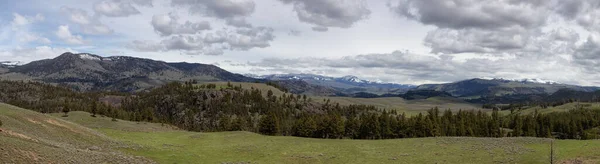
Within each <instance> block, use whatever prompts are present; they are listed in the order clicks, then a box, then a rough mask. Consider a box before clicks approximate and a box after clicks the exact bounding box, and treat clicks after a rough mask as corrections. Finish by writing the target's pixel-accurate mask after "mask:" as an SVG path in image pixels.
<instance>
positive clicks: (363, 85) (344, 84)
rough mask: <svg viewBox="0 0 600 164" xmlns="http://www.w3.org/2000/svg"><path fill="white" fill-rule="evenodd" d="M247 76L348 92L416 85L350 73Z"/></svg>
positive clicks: (412, 86) (397, 89) (399, 88)
mask: <svg viewBox="0 0 600 164" xmlns="http://www.w3.org/2000/svg"><path fill="white" fill-rule="evenodd" d="M246 76H248V77H252V78H257V79H266V80H302V81H306V82H308V83H310V84H315V85H320V86H326V87H332V88H337V89H339V90H350V91H348V92H363V91H364V92H369V91H373V92H377V93H388V92H394V93H397V92H400V93H401V92H405V91H407V90H408V89H411V88H414V87H416V86H414V85H406V84H396V83H385V82H382V81H369V80H364V79H360V78H359V77H356V76H350V75H349V76H343V77H329V76H322V75H314V74H274V75H262V76H259V75H251V74H246Z"/></svg>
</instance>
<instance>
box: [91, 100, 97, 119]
mask: <svg viewBox="0 0 600 164" xmlns="http://www.w3.org/2000/svg"><path fill="white" fill-rule="evenodd" d="M97 111H98V103H97V102H96V101H94V103H92V117H96V112H97Z"/></svg>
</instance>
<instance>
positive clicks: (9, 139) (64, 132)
mask: <svg viewBox="0 0 600 164" xmlns="http://www.w3.org/2000/svg"><path fill="white" fill-rule="evenodd" d="M86 115H87V116H88V117H89V114H86ZM0 120H1V121H2V123H3V125H2V127H0V150H1V151H0V163H153V161H151V160H148V159H146V158H144V157H136V156H132V155H128V154H124V153H122V152H120V151H118V150H117V149H122V148H133V147H132V146H133V145H129V144H125V143H122V142H119V141H117V140H114V139H112V138H110V137H108V136H106V135H104V134H103V133H99V132H97V131H95V130H92V129H90V128H87V127H83V126H81V125H78V124H74V123H71V122H69V121H64V120H62V119H60V118H57V117H52V116H49V115H44V114H41V113H37V112H33V111H30V110H26V109H21V108H18V107H15V106H11V105H7V104H3V103H0Z"/></svg>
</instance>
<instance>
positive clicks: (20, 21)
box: [11, 13, 45, 26]
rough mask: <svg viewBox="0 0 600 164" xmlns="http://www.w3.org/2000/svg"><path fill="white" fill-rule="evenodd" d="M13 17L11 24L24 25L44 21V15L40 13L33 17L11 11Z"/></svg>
mask: <svg viewBox="0 0 600 164" xmlns="http://www.w3.org/2000/svg"><path fill="white" fill-rule="evenodd" d="M13 17H14V18H13V21H12V23H11V24H12V25H13V26H24V25H28V24H32V23H35V22H40V21H44V19H45V17H44V16H43V15H41V14H37V15H35V16H33V17H27V16H23V15H21V14H19V13H13Z"/></svg>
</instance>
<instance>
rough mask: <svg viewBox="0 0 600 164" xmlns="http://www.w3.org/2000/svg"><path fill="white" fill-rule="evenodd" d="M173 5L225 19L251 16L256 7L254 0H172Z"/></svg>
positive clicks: (191, 11)
mask: <svg viewBox="0 0 600 164" xmlns="http://www.w3.org/2000/svg"><path fill="white" fill-rule="evenodd" d="M171 5H172V6H178V7H184V8H188V9H189V11H190V13H194V14H200V15H204V16H211V17H216V18H223V19H224V18H232V17H246V16H249V15H250V14H252V13H254V7H255V4H254V1H252V0H171Z"/></svg>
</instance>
